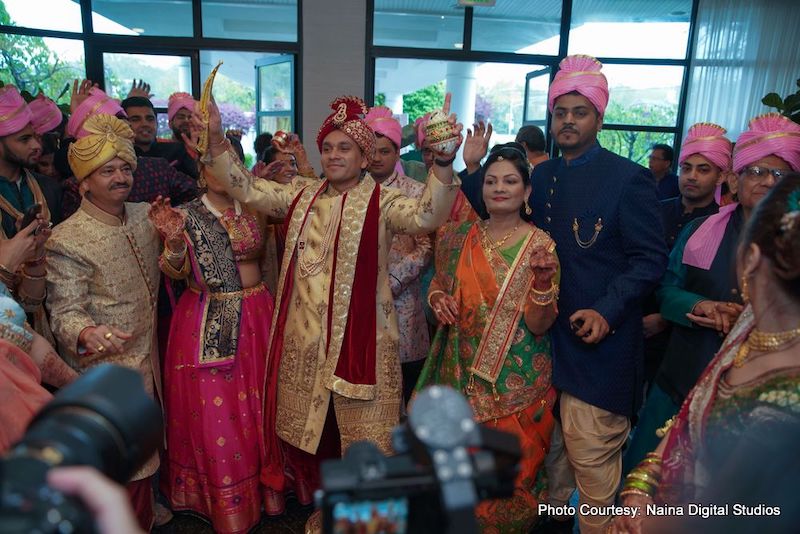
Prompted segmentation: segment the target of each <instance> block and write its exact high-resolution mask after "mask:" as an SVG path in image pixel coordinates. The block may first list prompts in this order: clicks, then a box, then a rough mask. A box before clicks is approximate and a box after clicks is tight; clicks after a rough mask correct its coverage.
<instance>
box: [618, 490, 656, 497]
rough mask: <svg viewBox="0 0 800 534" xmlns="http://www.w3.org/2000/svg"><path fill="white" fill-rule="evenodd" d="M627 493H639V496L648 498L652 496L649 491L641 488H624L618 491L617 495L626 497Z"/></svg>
mask: <svg viewBox="0 0 800 534" xmlns="http://www.w3.org/2000/svg"><path fill="white" fill-rule="evenodd" d="M628 495H639V496H640V497H648V498H650V499H652V498H653V496H652V495H650V494H649V493H645V492H643V491H642V490H638V489H633V488H631V489H625V490H622V491H620V492H619V496H620V497H627V496H628Z"/></svg>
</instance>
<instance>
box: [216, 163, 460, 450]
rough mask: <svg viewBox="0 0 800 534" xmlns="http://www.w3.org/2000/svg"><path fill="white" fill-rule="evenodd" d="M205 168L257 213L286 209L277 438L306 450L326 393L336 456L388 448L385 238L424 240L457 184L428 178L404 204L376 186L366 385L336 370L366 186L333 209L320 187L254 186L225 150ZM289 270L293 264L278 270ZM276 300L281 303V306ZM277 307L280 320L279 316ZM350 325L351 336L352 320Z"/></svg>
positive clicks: (391, 394) (333, 197)
mask: <svg viewBox="0 0 800 534" xmlns="http://www.w3.org/2000/svg"><path fill="white" fill-rule="evenodd" d="M211 170H212V172H213V174H214V176H216V177H217V178H218V179H221V180H222V181H223V182H224V183H225V185H226V187H227V189H228V191H229V192H230V193H231V195H232V196H234V197H235V198H237V199H238V200H240V201H242V202H245V203H247V204H249V205H250V206H252V207H254V208H255V209H257V210H258V211H261V212H264V213H267V214H268V215H270V216H272V217H277V218H282V217H286V216H287V214H288V213H289V211H290V207H291V208H292V209H291V215H290V220H289V221H288V231H287V236H286V253H285V254H284V256H283V262H282V266H281V274H280V279H279V281H278V288H280V290H279V292H278V293H277V294H276V303H275V309H276V313H275V317H274V318H273V329H272V332H271V335H272V336H275V335H276V333H275V326H276V324H281V325H283V328H282V330H283V332H284V334H283V340H282V341H283V343H282V345H283V353H282V357H281V358H282V359H281V361H280V367H279V371H278V377H277V390H278V391H277V415H276V427H277V428H276V430H277V434H278V436H279V437H280V438H281V439H283V440H284V441H286V442H287V443H289V444H290V445H293V446H294V447H297V448H299V449H301V450H303V451H306V452H308V453H311V454H314V453H316V451H317V447H318V445H319V442H320V438H321V436H322V430H323V427H324V424H325V419H326V416H327V413H328V406H329V403H330V400H331V398H332V397H333V399H334V409H335V413H336V420H337V423H338V427H339V433H340V436H341V445H342V449H343V450H344V449H346V448H347V447H348V446H349V445H350V444H351V443H353V442H354V441H358V440H363V439H368V440H371V441H373V442H375V443H376V444H377V445H378V446H379V447H380V448H381V449H383V451H384V452H389V451H391V430H392V428H393V427H394V426H395V425H396V424H397V422H398V418H399V413H400V403H401V379H400V364H399V358H398V354H399V348H398V338H399V332H398V327H397V316H396V313H395V307H394V301H393V298H392V292H391V289H390V284H389V274H388V269H387V260H388V257H389V250H390V247H391V244H392V237H393V236H394V235H395V234H427V233H430V232H432V231H433V230H435V229H436V228H437V227H438V226H439V225H440V224H442V223H443V222H444V221H445V219H446V218H447V215H448V214H449V212H450V208H451V206H452V203H453V201H454V199H455V196H456V194H457V193H458V189H459V185H460V183H459V181H458V179H457V178H456V177H454V179H453V183H452V184H449V185H446V184H443V183H441V182H440V181H439V180H438V179H437V178H436V177H434V176H433V175H431V176H429V177H428V183H427V185H426V187H425V190H424V192H423V194H422V196H421V198H419V199H411V198H408V197H407V196H405V195H403V194H402V193H401V192H400V191H398V190H396V189H392V188H388V187H386V188H384V187H381V188H380V197H379V204H378V205H379V213H378V219H377V221H378V229H377V242H378V255H377V269H378V273H377V291H376V297H375V310H376V321H375V332H363V335H370V336H372V335H374V336H375V347H376V362H375V383H374V384H363V383H362V384H357V383H352V382H349V381H347V380H345V379H343V378H341V377H340V376H337V374H336V373H337V363H338V361H339V356H340V354H341V353H342V351H343V349H342V340H343V338H344V337H345V330H346V328H347V319H348V309H349V305H350V304H351V303H350V296H351V294H352V292H353V288H354V273H355V270H356V263H357V255H358V252H359V243H360V241H361V235H362V230H364V226H365V225H364V221H365V213H367V206H368V204H369V203H370V201H371V198H372V195H373V192H374V190H375V187H376V184H375V182H374V180H373V179H372V178H371V177H370V176H369V175H367V176H365V177H364V179H362V180H361V182H360V183H359V184H358V185H357V186H356V187H354V188H353V189H351V190H350V191H348V192H347V194H346V200H345V201H344V208H343V209H341V205H342V202H343V200H342V198H343V196H344V195H340V194H338V193H337V192H336V191H335V189H333V188H332V187H326V185H325V183H321V185H316V186H315V185H310V186H307V187H303V186H302V184H287V185H281V184H277V183H275V182H269V181H266V180H260V179H257V178H255V177H254V176H253V175H252V174H250V173H249V172H248V171H247V170H246V169H245V168H244V167H243V166H242V165H241V164H239V163H238V162H236V161H234V160H233V159H232V158H231V156H230V153H225V154H223V155H222V156H220V157H218V158H215V159H214V160H213V161H212V164H211ZM293 203H294V204H293ZM340 210H341V215H340V217H341V224H339V225H338V241H336V242H338V247H337V246H336V244H335V242H334V240H333V239H330V235H331V231H330V230H329V223H331V219H332V218H335V219H334V223H336V219H338V217H339V215H338V214H339V211H340ZM304 221H305V225H304ZM334 259H335V262H334ZM359 261H360V260H359ZM290 265H296V268H294V269H292V271H290V272H288V268H289V266H290ZM315 265H317V266H318V267H316V268H315ZM287 277H292V280H291V282H292V283H291V284H289V285H290V286H291V291H290V293H289V294H284V291H283V288H284V287H288V286H286V285H285V283H286V281H287ZM334 277H335V280H336V281H335V288H333V291H331V287H330V283H331V279H332V278H334ZM329 295H332V296H333V299H332V300H333V301H332V302H329ZM284 299H289V301H288V302H287V303H286V304H285V305H284V304H282V303H283V301H284ZM282 306H283V307H285V309H286V311H285V316H282V314H281V312H280V310H281V308H282ZM354 320H356V321H357V320H358V319H357V318H354ZM329 322H330V325H331V326H330V329H328V324H329ZM355 327H356V328H357V329H359V330H361V328H359V326H358V323H356V326H355ZM359 335H361V332H359ZM329 337H330V339H328V338H329ZM272 341H274V340H272ZM271 345H272V343H271ZM271 357H273V356H271ZM332 392H333V395H332V394H331V393H332Z"/></svg>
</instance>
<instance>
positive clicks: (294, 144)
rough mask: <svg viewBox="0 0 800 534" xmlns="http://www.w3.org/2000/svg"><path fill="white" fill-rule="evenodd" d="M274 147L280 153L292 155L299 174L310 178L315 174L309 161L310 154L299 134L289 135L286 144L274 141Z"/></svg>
mask: <svg viewBox="0 0 800 534" xmlns="http://www.w3.org/2000/svg"><path fill="white" fill-rule="evenodd" d="M272 146H274V147H275V149H276V150H278V151H279V152H284V153H287V154H292V155H293V156H294V159H295V162H296V163H297V173H298V174H301V175H303V176H309V175H311V174H313V173H314V168H313V167H312V166H311V163H310V162H309V161H308V154H306V149H305V147H304V146H303V143H302V142H300V137H299V136H298V135H297V134H289V136H288V137H287V138H286V141H284V142H280V141H278V142H276V141H275V139H273V140H272Z"/></svg>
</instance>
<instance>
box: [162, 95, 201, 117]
mask: <svg viewBox="0 0 800 534" xmlns="http://www.w3.org/2000/svg"><path fill="white" fill-rule="evenodd" d="M194 104H195V102H194V98H193V97H192V95H190V94H189V93H172V94H171V95H169V104H167V117H168V118H169V120H172V117H174V116H175V114H176V113H178V110H179V109H181V108H185V109H188V110H189V111H194Z"/></svg>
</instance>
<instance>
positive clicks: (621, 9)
mask: <svg viewBox="0 0 800 534" xmlns="http://www.w3.org/2000/svg"><path fill="white" fill-rule="evenodd" d="M691 13H692V0H664V1H662V2H653V1H652V0H625V1H621V0H573V2H572V25H571V28H570V32H569V53H570V54H590V55H593V56H596V57H629V58H670V59H682V58H684V57H686V47H687V45H688V41H689V19H690V17H691Z"/></svg>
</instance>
